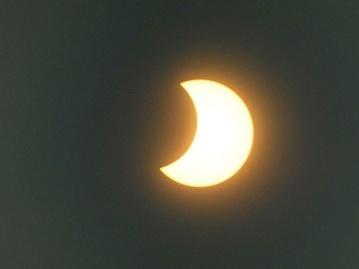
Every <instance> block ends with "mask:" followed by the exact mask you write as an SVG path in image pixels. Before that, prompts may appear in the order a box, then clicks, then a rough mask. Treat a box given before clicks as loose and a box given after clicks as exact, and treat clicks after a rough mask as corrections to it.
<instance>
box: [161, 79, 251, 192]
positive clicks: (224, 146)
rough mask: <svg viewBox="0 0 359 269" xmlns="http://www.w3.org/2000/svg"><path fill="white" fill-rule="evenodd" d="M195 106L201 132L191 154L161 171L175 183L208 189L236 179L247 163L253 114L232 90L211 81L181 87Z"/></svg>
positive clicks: (190, 82) (187, 152)
mask: <svg viewBox="0 0 359 269" xmlns="http://www.w3.org/2000/svg"><path fill="white" fill-rule="evenodd" d="M181 86H182V87H183V88H184V89H185V90H186V91H187V93H188V94H189V96H190V97H191V99H192V101H193V104H194V106H195V110H196V114H197V128H196V134H195V136H194V139H193V142H192V144H191V146H190V147H189V148H188V150H187V151H186V152H185V153H184V154H183V155H182V156H181V157H180V158H179V159H178V160H176V161H175V162H173V163H171V164H169V165H167V166H164V167H162V168H160V170H161V171H162V172H163V173H164V174H165V175H166V176H168V177H169V178H171V179H173V180H174V181H176V182H178V183H181V184H184V185H188V186H192V187H206V186H212V185H215V184H218V183H221V182H223V181H225V180H227V179H228V178H230V177H231V176H233V175H234V174H235V173H236V172H237V171H238V170H239V169H240V168H241V167H242V165H243V164H244V162H245V161H246V159H247V157H248V155H249V152H250V150H251V147H252V144H253V123H252V119H251V116H250V114H249V111H248V109H247V107H246V105H245V104H244V102H243V101H242V100H241V99H240V97H239V96H238V95H237V94H235V93H234V92H233V91H232V90H231V89H229V88H228V87H226V86H224V85H222V84H220V83H218V82H214V81H210V80H190V81H185V82H182V83H181Z"/></svg>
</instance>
